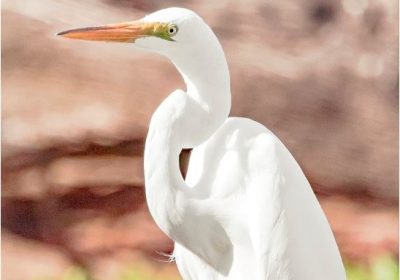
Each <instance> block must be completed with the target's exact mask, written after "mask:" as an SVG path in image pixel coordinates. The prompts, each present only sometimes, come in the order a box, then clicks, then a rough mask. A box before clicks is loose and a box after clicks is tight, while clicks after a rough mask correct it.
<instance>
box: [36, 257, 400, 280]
mask: <svg viewBox="0 0 400 280" xmlns="http://www.w3.org/2000/svg"><path fill="white" fill-rule="evenodd" d="M346 272H347V280H398V279H399V264H398V262H397V260H396V259H395V258H393V257H390V256H382V257H379V258H376V259H375V260H374V261H372V262H371V265H370V266H366V265H360V264H351V263H347V264H346ZM90 279H91V278H90V277H89V275H88V273H87V272H86V271H85V270H84V269H82V268H79V267H72V268H70V269H69V270H67V271H66V272H65V273H64V275H62V276H61V277H59V278H56V279H54V278H41V279H38V280H90ZM158 279H159V277H157V276H155V275H154V273H152V272H150V271H148V270H146V269H142V268H139V267H136V266H132V267H128V268H126V269H125V270H123V271H122V273H121V274H120V277H118V278H117V279H115V280H158ZM178 279H180V277H179V276H176V277H173V276H171V277H168V278H165V277H164V276H163V280H178ZM110 280H111V279H110Z"/></svg>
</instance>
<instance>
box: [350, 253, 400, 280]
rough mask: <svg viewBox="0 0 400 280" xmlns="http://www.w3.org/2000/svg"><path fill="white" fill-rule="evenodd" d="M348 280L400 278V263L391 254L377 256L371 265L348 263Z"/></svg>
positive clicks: (393, 279) (394, 279)
mask: <svg viewBox="0 0 400 280" xmlns="http://www.w3.org/2000/svg"><path fill="white" fill-rule="evenodd" d="M346 272H347V280H398V279H399V264H398V262H397V261H396V260H395V259H394V258H392V257H390V256H382V257H379V258H376V259H375V260H374V261H373V262H372V263H371V265H370V266H369V267H368V266H362V265H355V264H347V265H346Z"/></svg>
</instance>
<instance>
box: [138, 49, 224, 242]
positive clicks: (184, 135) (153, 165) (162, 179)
mask: <svg viewBox="0 0 400 280" xmlns="http://www.w3.org/2000/svg"><path fill="white" fill-rule="evenodd" d="M214 47H215V48H213V47H212V46H209V49H210V52H207V56H203V57H202V56H201V55H199V53H193V52H187V54H188V56H187V57H182V58H176V59H175V58H172V60H173V63H174V64H175V66H176V67H177V69H178V70H179V72H180V73H181V75H182V77H183V79H184V81H185V83H186V85H187V92H186V93H184V92H182V91H177V92H174V93H173V94H171V95H170V96H168V97H167V99H166V100H164V101H163V103H162V104H161V105H160V106H159V107H158V108H157V110H156V112H155V113H154V114H153V117H152V119H151V122H150V128H149V133H148V136H147V139H146V147H145V156H144V161H145V184H146V197H147V202H148V206H149V210H150V213H151V214H152V216H153V218H154V220H155V221H156V223H157V224H158V226H159V227H160V228H161V229H162V230H163V231H164V232H165V233H166V234H167V235H168V236H170V237H171V238H172V239H174V240H175V241H180V242H181V243H182V244H184V243H185V242H184V240H186V237H184V236H182V235H184V233H185V232H190V231H185V230H182V227H185V226H186V225H187V221H186V220H185V223H183V219H184V217H185V215H186V214H187V213H186V205H187V200H188V198H189V197H191V191H190V190H191V189H190V188H189V187H188V186H187V185H186V184H185V182H184V180H183V178H182V175H181V173H180V169H179V154H180V152H181V150H182V148H184V147H194V146H196V145H199V144H200V143H202V142H203V141H205V140H206V139H208V138H209V137H210V136H211V135H212V134H213V133H214V132H215V130H216V129H217V128H218V127H219V126H220V125H221V124H222V123H223V122H224V121H225V120H226V118H227V116H228V114H229V111H230V105H231V96H230V79H229V72H228V66H227V63H226V59H225V56H224V54H223V51H222V48H221V47H220V45H219V43H218V45H217V46H214ZM211 49H212V51H211Z"/></svg>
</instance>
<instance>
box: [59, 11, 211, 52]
mask: <svg viewBox="0 0 400 280" xmlns="http://www.w3.org/2000/svg"><path fill="white" fill-rule="evenodd" d="M210 34H211V36H214V34H213V32H212V31H211V29H210V28H209V27H208V25H207V24H206V23H205V22H204V21H203V20H202V19H201V18H200V17H199V16H198V15H197V14H196V13H194V12H193V11H191V10H188V9H184V8H168V9H164V10H159V11H157V12H154V13H152V14H150V15H147V16H145V17H144V18H142V19H140V20H137V21H129V22H122V23H114V24H106V25H103V26H96V27H86V28H78V29H72V30H68V31H64V32H60V33H58V35H61V36H63V37H66V38H71V39H79V40H90V41H105V42H122V43H130V44H132V45H134V46H136V47H139V48H142V49H147V50H151V51H154V52H157V53H161V54H164V55H167V56H169V57H170V58H173V56H174V54H176V53H178V52H180V51H182V50H183V49H190V48H191V47H192V46H196V45H199V43H201V41H202V40H205V39H207V36H208V37H209V36H210ZM206 41H207V40H206ZM200 45H203V44H200Z"/></svg>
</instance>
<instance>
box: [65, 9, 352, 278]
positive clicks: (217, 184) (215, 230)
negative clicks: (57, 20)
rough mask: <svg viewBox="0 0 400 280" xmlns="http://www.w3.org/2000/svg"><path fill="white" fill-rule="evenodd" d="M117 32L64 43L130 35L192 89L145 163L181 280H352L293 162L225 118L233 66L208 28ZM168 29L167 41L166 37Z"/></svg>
mask: <svg viewBox="0 0 400 280" xmlns="http://www.w3.org/2000/svg"><path fill="white" fill-rule="evenodd" d="M110 26H111V27H112V28H114V29H115V26H118V30H114V29H113V30H114V31H113V32H114V33H112V32H111V31H110V27H107V28H104V29H103V31H101V28H98V27H97V28H95V29H80V30H78V31H69V32H67V33H63V34H62V35H64V34H66V35H65V36H66V37H70V38H76V39H85V36H86V39H89V40H105V37H107V36H109V37H107V38H109V40H111V41H121V40H127V37H129V36H128V35H129V34H130V36H131V37H130V38H133V41H131V42H134V45H135V46H138V47H140V48H143V49H147V50H151V51H154V52H157V53H160V54H163V55H165V56H166V57H168V58H169V59H170V60H171V61H172V62H173V63H174V64H175V66H176V67H177V69H178V71H179V72H180V73H181V74H182V77H183V79H184V81H185V83H186V86H187V89H186V91H182V90H176V91H175V92H173V93H172V94H171V95H169V96H168V97H167V98H166V100H164V101H163V102H162V103H161V105H160V106H159V107H158V109H157V110H156V112H155V113H154V115H153V117H152V119H151V123H150V128H149V133H148V136H147V140H146V147H145V157H144V160H145V184H146V197H147V202H148V206H149V210H150V212H151V214H152V216H153V218H154V220H155V222H156V223H157V225H158V226H159V227H160V228H161V229H162V230H163V231H164V232H165V233H166V234H167V235H168V236H169V237H170V238H171V239H173V240H174V241H175V251H174V257H175V260H176V264H177V266H178V269H179V271H180V273H181V275H182V277H183V278H184V279H186V280H189V279H200V280H205V279H206V280H213V279H215V280H216V279H221V280H222V279H231V280H243V279H254V280H288V279H293V280H322V279H324V280H343V279H345V272H344V268H343V264H342V261H341V257H340V254H339V251H338V248H337V245H336V242H335V239H334V237H333V234H332V231H331V229H330V227H329V224H328V222H327V220H326V218H325V215H324V213H323V211H322V209H321V207H320V205H319V203H318V201H317V199H316V197H315V195H314V193H313V191H312V189H311V187H310V185H309V183H308V181H307V179H306V177H305V176H304V174H303V172H302V170H301V169H300V167H299V165H298V164H297V162H296V161H295V159H294V158H293V157H292V155H291V154H290V152H289V151H288V150H287V149H286V148H285V146H284V145H283V144H282V143H281V141H280V140H279V139H278V138H277V137H276V136H275V135H274V134H273V133H272V132H270V131H269V130H268V129H266V128H265V127H264V126H263V125H261V124H259V123H257V122H255V121H252V120H250V119H245V118H228V115H229V111H230V106H231V91H230V77H229V71H228V66H227V63H226V59H225V56H224V52H223V50H222V47H221V45H220V44H219V42H218V39H217V38H216V36H215V35H214V33H213V32H212V30H211V29H210V28H209V26H208V25H207V24H206V23H205V22H204V21H203V20H202V19H201V18H200V17H199V16H198V15H196V14H195V13H194V12H192V11H190V10H186V9H182V8H170V9H165V10H161V11H158V12H155V13H153V14H150V15H149V16H147V17H145V18H143V19H141V20H140V21H138V22H131V23H129V24H128V25H124V24H122V25H121V24H120V25H110ZM121 26H123V27H121ZM126 26H128V27H126ZM149 26H151V28H153V29H151V31H149ZM163 26H166V27H165V28H167V29H166V31H165V32H170V35H168V34H167V33H165V34H164V33H160V32H163V29H160V28H163ZM171 26H172V27H173V29H168V28H169V27H171ZM121 28H122V29H123V31H121ZM157 28H158V29H157ZM88 30H89V31H88ZM90 30H91V31H90ZM99 30H100V31H99ZM132 30H133V31H132ZM138 30H139V31H138ZM140 30H141V31H140ZM160 30H161V31H160ZM156 31H157V32H158V33H157V32H156ZM87 32H91V34H90V36H87V35H86V34H87ZM117 32H121V33H117ZM123 32H125V33H123ZM129 32H131V33H129ZM115 34H122V35H121V36H120V37H118V36H119V35H118V36H116V35H115ZM127 34H128V35H127ZM160 34H161V35H160ZM242 36H245V34H243V35H242ZM243 40H245V38H243ZM128 41H129V40H128ZM260 55H262V54H260ZM248 94H249V95H250V94H257V93H256V92H253V93H248ZM183 148H193V152H192V155H191V158H190V162H189V167H188V173H187V177H186V180H184V179H183V178H182V175H181V173H180V170H179V154H180V152H181V150H182V149H183Z"/></svg>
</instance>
